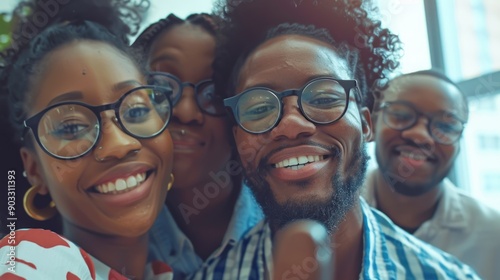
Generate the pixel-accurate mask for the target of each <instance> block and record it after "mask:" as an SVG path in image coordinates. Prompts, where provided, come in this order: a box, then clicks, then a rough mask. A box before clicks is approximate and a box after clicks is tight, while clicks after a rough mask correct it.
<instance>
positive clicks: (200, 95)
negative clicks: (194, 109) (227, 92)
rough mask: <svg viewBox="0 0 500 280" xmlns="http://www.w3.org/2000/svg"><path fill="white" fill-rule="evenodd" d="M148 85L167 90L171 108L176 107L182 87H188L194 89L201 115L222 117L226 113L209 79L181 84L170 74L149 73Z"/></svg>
mask: <svg viewBox="0 0 500 280" xmlns="http://www.w3.org/2000/svg"><path fill="white" fill-rule="evenodd" d="M148 83H149V84H151V85H158V86H162V87H165V88H168V89H169V90H170V96H171V100H172V105H173V106H176V105H177V104H178V103H179V101H180V100H181V97H182V92H183V90H184V87H187V86H189V87H193V88H194V91H195V96H196V104H197V105H198V108H200V110H201V111H202V112H203V113H205V114H208V115H212V116H223V115H225V113H226V111H225V110H224V105H223V101H222V97H221V96H219V95H217V94H216V92H215V87H214V82H213V81H212V80H211V79H207V80H203V81H200V82H198V83H197V84H193V83H188V82H181V80H180V79H179V78H178V77H176V76H174V75H172V74H170V73H165V72H151V73H149V75H148Z"/></svg>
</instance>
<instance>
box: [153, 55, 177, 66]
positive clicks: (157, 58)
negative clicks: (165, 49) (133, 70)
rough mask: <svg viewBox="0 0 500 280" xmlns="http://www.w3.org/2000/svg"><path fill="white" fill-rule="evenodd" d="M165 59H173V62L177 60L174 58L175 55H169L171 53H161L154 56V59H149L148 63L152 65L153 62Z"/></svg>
mask: <svg viewBox="0 0 500 280" xmlns="http://www.w3.org/2000/svg"><path fill="white" fill-rule="evenodd" d="M165 60H167V61H174V62H175V61H177V60H176V59H175V57H173V56H171V55H168V54H162V55H160V56H158V57H156V58H155V59H153V60H151V62H149V65H153V64H155V63H157V62H160V61H165Z"/></svg>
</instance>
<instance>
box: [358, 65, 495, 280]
mask: <svg viewBox="0 0 500 280" xmlns="http://www.w3.org/2000/svg"><path fill="white" fill-rule="evenodd" d="M375 111H376V112H375V114H374V118H373V122H374V131H375V132H374V135H375V142H376V158H377V163H378V168H377V169H375V170H373V171H371V172H370V173H369V175H368V178H367V180H366V183H365V185H366V188H365V190H364V193H363V195H364V197H365V198H366V200H367V202H368V203H369V204H370V205H372V206H373V207H376V208H378V209H379V210H380V211H382V212H384V213H385V214H386V215H387V216H388V217H389V218H391V220H392V221H393V222H394V223H395V224H397V225H398V226H400V227H401V228H403V229H404V230H406V231H407V232H409V233H411V234H413V235H414V236H415V237H418V238H419V239H421V240H423V241H426V242H428V243H430V244H432V245H434V246H436V247H438V248H440V249H442V250H444V251H446V252H448V253H450V254H452V255H454V256H456V257H458V258H459V259H460V260H461V261H463V262H464V263H466V264H468V265H470V266H472V267H473V268H474V269H475V270H476V271H477V273H478V274H479V275H480V276H481V277H483V278H484V279H498V276H499V275H500V266H498V260H500V240H499V239H498V236H499V235H500V213H499V212H498V211H496V210H494V209H492V208H489V207H487V206H485V205H484V204H482V203H481V202H479V201H477V200H475V199H473V198H471V197H469V196H468V195H466V194H464V193H462V192H461V191H460V190H459V189H457V187H455V186H454V185H453V183H452V182H451V181H450V180H448V179H447V178H446V176H447V175H448V173H449V171H450V169H451V168H452V166H453V163H454V162H455V159H456V158H457V155H458V153H459V150H460V141H459V140H460V137H461V135H462V131H463V129H464V125H465V122H466V121H467V119H468V108H467V100H466V98H465V95H464V94H463V92H461V91H460V89H459V88H458V87H457V85H456V84H455V83H453V81H451V80H450V79H449V78H448V77H446V76H444V75H443V74H441V73H439V72H436V71H432V70H426V71H419V72H415V73H410V74H406V75H403V76H400V77H397V78H395V79H394V80H392V81H391V82H390V83H389V87H388V88H387V89H386V90H384V91H383V92H382V96H381V99H380V104H379V105H378V106H377V110H375Z"/></svg>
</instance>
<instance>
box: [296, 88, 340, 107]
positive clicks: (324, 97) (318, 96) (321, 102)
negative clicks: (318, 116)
mask: <svg viewBox="0 0 500 280" xmlns="http://www.w3.org/2000/svg"><path fill="white" fill-rule="evenodd" d="M305 101H306V103H307V104H308V105H311V106H314V107H317V108H320V109H321V108H326V109H329V108H333V107H337V106H344V105H345V103H346V99H345V94H341V93H338V92H327V91H322V92H317V93H314V94H313V95H312V96H310V97H308V98H307V99H306V100H305Z"/></svg>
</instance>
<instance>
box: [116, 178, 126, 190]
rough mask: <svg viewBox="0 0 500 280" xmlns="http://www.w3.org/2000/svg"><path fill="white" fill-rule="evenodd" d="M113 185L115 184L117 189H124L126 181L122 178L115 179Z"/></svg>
mask: <svg viewBox="0 0 500 280" xmlns="http://www.w3.org/2000/svg"><path fill="white" fill-rule="evenodd" d="M115 185H116V190H117V191H123V190H124V189H126V188H127V182H125V180H123V179H118V180H116V183H115Z"/></svg>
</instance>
